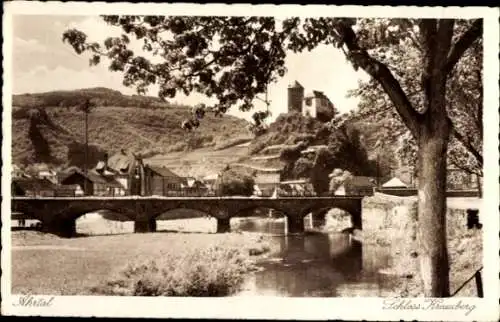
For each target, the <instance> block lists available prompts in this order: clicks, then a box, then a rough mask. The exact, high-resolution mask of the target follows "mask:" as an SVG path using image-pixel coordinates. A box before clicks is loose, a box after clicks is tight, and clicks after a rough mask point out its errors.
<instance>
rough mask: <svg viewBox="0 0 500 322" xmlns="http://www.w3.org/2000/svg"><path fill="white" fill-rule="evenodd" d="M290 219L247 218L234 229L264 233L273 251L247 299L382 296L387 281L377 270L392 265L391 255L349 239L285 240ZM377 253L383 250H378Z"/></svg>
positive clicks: (330, 235) (312, 236)
mask: <svg viewBox="0 0 500 322" xmlns="http://www.w3.org/2000/svg"><path fill="white" fill-rule="evenodd" d="M285 226H286V219H284V218H280V219H264V218H245V219H242V220H237V221H236V222H233V223H232V227H233V229H237V230H241V231H250V232H263V233H267V234H269V235H270V239H271V242H272V243H273V246H272V247H271V249H272V251H271V253H270V254H269V256H268V258H267V259H265V260H263V261H262V262H260V263H259V266H260V267H261V270H260V271H258V272H256V273H255V274H253V275H252V276H251V277H250V278H249V279H248V280H247V282H246V285H245V286H244V288H245V290H244V291H243V292H242V293H244V294H253V295H280V296H293V297H303V296H321V297H335V296H356V295H358V294H359V293H360V289H361V290H363V292H364V293H363V295H364V296H367V294H365V293H366V292H368V295H371V296H378V295H379V294H380V290H381V289H382V288H383V287H384V283H385V281H384V280H383V279H382V277H381V276H380V274H378V270H379V269H380V268H384V267H386V266H387V265H388V255H387V250H385V249H381V248H380V247H378V246H371V245H362V244H361V243H360V242H358V241H355V240H353V239H352V238H351V236H350V235H349V234H347V233H338V232H319V231H315V232H307V233H306V234H304V235H285V233H286V229H285ZM377 247H378V248H377ZM351 291H352V292H351Z"/></svg>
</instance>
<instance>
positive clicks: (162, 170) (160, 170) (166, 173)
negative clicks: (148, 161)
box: [146, 165, 180, 178]
mask: <svg viewBox="0 0 500 322" xmlns="http://www.w3.org/2000/svg"><path fill="white" fill-rule="evenodd" d="M146 167H147V168H149V169H151V171H153V172H154V173H156V174H158V175H160V176H162V177H165V178H180V176H179V175H177V174H176V173H174V172H173V171H172V170H170V169H169V168H167V167H159V166H154V165H147V166H146Z"/></svg>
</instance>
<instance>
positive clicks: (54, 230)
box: [42, 219, 76, 238]
mask: <svg viewBox="0 0 500 322" xmlns="http://www.w3.org/2000/svg"><path fill="white" fill-rule="evenodd" d="M42 231H43V232H46V233H51V234H54V235H57V236H59V237H64V238H71V237H75V236H76V220H74V219H56V220H52V221H47V222H43V223H42Z"/></svg>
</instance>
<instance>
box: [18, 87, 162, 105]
mask: <svg viewBox="0 0 500 322" xmlns="http://www.w3.org/2000/svg"><path fill="white" fill-rule="evenodd" d="M85 99H91V100H92V101H93V102H95V103H96V105H97V106H122V107H140V108H149V109H151V108H163V107H171V105H170V104H169V103H167V102H164V101H162V100H161V99H159V98H158V97H152V96H139V95H124V94H122V93H121V92H119V91H115V90H112V89H109V88H104V87H95V88H85V89H78V90H71V91H53V92H46V93H36V94H20V95H13V96H12V105H13V106H17V107H28V108H32V107H43V108H53V107H73V106H77V105H79V104H81V103H82V102H83V101H84V100H85Z"/></svg>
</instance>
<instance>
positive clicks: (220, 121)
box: [12, 89, 251, 166]
mask: <svg viewBox="0 0 500 322" xmlns="http://www.w3.org/2000/svg"><path fill="white" fill-rule="evenodd" d="M61 93H63V94H61ZM82 93H83V94H82ZM89 93H90V94H89ZM96 93H97V94H103V93H104V94H105V95H104V94H103V96H99V95H97V94H96ZM91 94H92V95H94V94H96V95H97V96H95V97H97V101H98V100H99V99H102V100H104V99H105V100H106V104H108V103H112V104H115V103H117V102H122V103H123V104H124V105H122V106H102V105H98V107H97V108H96V109H94V110H93V111H92V112H91V113H90V114H89V119H88V121H89V123H88V126H89V146H90V147H89V161H90V163H91V164H95V163H96V162H97V160H98V159H100V158H102V156H103V155H104V153H105V152H108V153H110V154H112V153H115V152H118V151H120V150H121V149H125V150H128V151H132V152H136V153H141V154H142V155H143V156H144V157H145V158H149V157H152V156H155V155H164V154H166V153H168V154H170V153H172V152H186V151H192V150H196V149H198V148H210V149H212V150H214V149H217V148H219V147H224V146H228V145H229V146H230V145H231V144H230V143H231V142H237V141H235V139H237V140H239V141H241V140H249V139H250V138H251V136H250V133H249V132H248V131H247V124H248V123H247V121H245V120H242V119H238V118H235V117H232V116H229V115H226V116H224V117H222V118H219V117H215V116H213V115H210V114H207V115H206V117H205V119H204V120H203V121H202V122H201V125H200V127H199V128H197V129H195V130H194V131H191V132H186V131H185V130H183V129H182V128H181V123H182V121H183V120H184V119H186V118H187V117H189V115H190V112H191V111H190V109H189V108H187V107H179V106H171V105H168V104H165V103H162V104H163V105H162V106H161V107H158V108H148V107H147V105H144V104H143V107H142V108H137V107H132V106H134V105H133V104H134V102H136V101H135V100H141V99H144V101H148V100H152V101H154V98H147V97H146V98H144V97H140V98H138V97H136V96H125V95H121V94H120V93H119V92H115V91H110V90H106V89H97V90H96V89H91V90H79V91H75V95H76V96H77V97H80V98H81V95H91ZM111 94H112V95H111ZM79 95H80V96H79ZM92 95H91V96H89V97H90V98H92V99H94V98H95V97H94V96H92ZM27 97H29V98H30V99H33V100H37V101H38V103H37V104H36V105H34V106H36V107H37V108H33V105H30V104H28V103H27ZM62 97H66V98H68V97H69V98H71V95H70V94H68V92H52V93H44V94H32V95H15V96H14V98H13V101H14V103H17V104H21V106H14V107H13V120H12V131H13V133H12V158H13V162H14V163H16V164H20V165H23V164H24V165H27V164H32V163H41V162H43V163H48V164H52V165H55V166H68V165H79V166H81V165H82V164H83V160H84V144H83V143H84V114H83V113H82V112H80V111H78V109H77V108H76V107H73V106H51V105H47V104H49V103H51V104H52V103H53V104H56V103H57V102H58V100H59V101H60V102H69V101H68V100H66V101H64V100H61V98H62ZM157 103H158V102H157ZM22 104H24V105H22ZM60 104H61V103H60ZM64 104H66V103H64ZM158 104H159V103H158Z"/></svg>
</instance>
